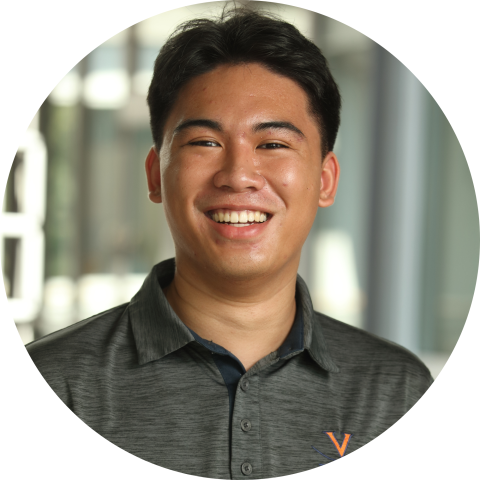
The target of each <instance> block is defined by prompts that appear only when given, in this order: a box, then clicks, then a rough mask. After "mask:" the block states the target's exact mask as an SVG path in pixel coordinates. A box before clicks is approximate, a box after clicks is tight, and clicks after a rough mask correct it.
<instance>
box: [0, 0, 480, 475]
mask: <svg viewBox="0 0 480 480" xmlns="http://www.w3.org/2000/svg"><path fill="white" fill-rule="evenodd" d="M192 2H193V3H198V2H194V1H193V0H190V1H178V2H176V3H175V8H178V7H181V6H185V5H189V4H191V3H192ZM284 3H290V4H295V5H296V6H301V7H304V8H308V9H310V10H314V11H317V12H318V13H322V14H324V15H328V16H330V17H332V18H334V19H336V20H339V21H341V22H343V23H346V24H347V25H349V26H350V27H353V28H355V29H357V30H359V31H360V32H362V33H364V34H365V35H367V36H369V37H370V38H372V39H373V40H375V41H376V42H378V43H379V44H381V45H382V46H383V47H384V48H386V49H387V50H388V51H389V52H390V53H392V54H393V55H395V56H396V57H397V58H398V59H399V60H401V61H402V62H403V63H404V64H405V65H406V66H407V67H408V68H409V69H410V70H411V71H412V72H413V73H414V74H415V75H416V76H417V77H418V78H419V80H420V81H421V82H422V83H423V84H424V85H425V87H426V88H427V89H428V90H429V92H430V93H431V94H432V96H433V97H434V98H435V100H436V101H437V102H438V103H439V105H440V107H441V108H442V109H443V111H444V113H445V114H446V116H447V118H448V119H449V121H450V123H451V125H452V127H453V129H454V131H455V133H456V134H457V136H458V139H459V141H460V144H461V146H462V148H463V150H464V153H465V156H466V158H467V160H468V162H469V166H470V170H471V173H472V176H473V179H474V184H475V187H476V191H477V192H478V188H479V184H478V182H479V165H478V159H479V150H480V148H479V141H478V139H477V138H478V128H479V121H478V115H479V112H480V102H479V95H478V88H479V87H480V75H479V67H478V57H479V54H478V47H479V46H480V35H479V28H478V20H477V19H478V12H477V9H478V7H477V6H476V2H474V1H471V0H470V1H466V0H457V1H456V2H451V1H450V2H447V1H443V2H441V1H439V0H436V1H433V0H415V1H414V0H403V1H397V0H363V1H359V0H328V1H325V0H316V1H307V0H303V1H301V0H292V1H291V2H284ZM171 6H172V3H171V2H166V1H163V0H135V1H133V2H121V1H119V0H116V1H114V0H83V1H82V2H65V1H64V0H63V1H55V0H42V1H38V0H36V1H34V0H24V1H21V2H20V1H19V2H13V1H10V2H8V3H6V2H4V4H3V6H2V29H1V31H0V38H1V42H0V53H1V56H0V58H1V61H2V73H1V75H0V105H1V109H0V135H1V138H2V141H1V142H0V179H1V186H2V189H1V191H0V193H1V195H2V198H3V192H4V188H5V182H6V178H7V175H8V171H9V169H10V166H11V164H12V161H13V158H14V155H15V152H16V150H17V147H18V145H19V144H20V141H21V137H22V135H23V133H24V131H25V130H26V128H27V127H28V125H29V123H30V121H31V119H32V118H33V116H34V114H35V113H36V111H37V110H38V109H39V107H40V105H41V104H42V102H43V100H44V99H45V98H46V97H47V95H48V94H49V93H50V91H51V90H52V89H53V88H54V86H55V85H56V84H57V83H58V82H59V81H60V79H61V78H63V76H64V75H65V74H66V73H67V72H68V71H69V70H70V69H71V68H72V67H73V66H74V65H75V64H76V63H78V61H79V60H80V59H81V58H83V57H84V56H85V55H86V54H88V53H89V52H90V51H91V50H92V49H94V48H95V47H97V46H98V45H99V44H101V43H102V42H103V41H105V40H107V39H108V38H110V37H111V36H113V35H114V34H116V33H118V32H119V31H121V30H123V29H124V28H127V27H129V26H131V25H132V24H134V23H137V22H139V21H141V20H144V19H145V18H148V17H150V16H153V15H156V14H158V13H161V12H162V11H165V10H167V9H168V8H170V7H171ZM0 300H1V303H0V307H1V312H2V315H1V320H0V369H1V370H0V375H1V377H0V378H1V395H0V425H1V436H0V438H1V440H0V441H1V444H0V447H1V458H2V461H1V463H0V476H1V477H2V478H5V479H17V478H22V479H23V478H30V477H33V478H47V477H48V478H49V479H62V480H63V479H66V478H68V479H69V480H70V479H77V478H78V479H80V478H82V479H84V478H94V479H96V478H132V477H137V478H142V480H143V479H150V478H159V477H166V476H168V477H171V478H173V477H178V478H180V477H184V475H181V474H178V473H175V472H171V471H168V470H165V469H161V468H159V467H156V466H154V465H152V464H149V463H147V462H144V461H142V460H140V459H138V458H136V457H134V456H132V455H129V454H127V453H125V452H124V451H122V450H121V449H119V448H117V447H115V446H114V445H112V444H110V443H109V442H107V441H106V440H104V439H103V438H102V437H100V436H99V435H97V434H96V433H94V432H93V431H92V430H90V429H89V428H88V427H87V426H86V425H85V424H83V422H81V421H80V420H79V419H78V418H77V417H76V416H75V415H73V414H72V413H71V412H70V411H69V410H68V409H67V408H66V407H65V406H64V405H63V403H62V402H61V401H60V400H59V399H58V397H56V395H55V394H54V393H53V392H52V390H50V388H49V387H48V386H47V384H46V383H45V382H44V380H43V378H42V377H41V376H40V375H39V374H38V371H37V370H36V368H35V367H34V365H33V363H32V362H31V360H30V358H29V357H28V355H27V354H26V351H25V350H24V348H23V346H22V343H21V341H20V337H19V336H18V334H17V332H16V329H15V326H14V323H13V321H12V320H11V318H10V316H9V315H8V313H7V307H6V299H5V292H4V291H1V292H0ZM478 303H479V302H478V293H477V294H476V295H475V298H474V302H473V304H472V308H471V311H470V315H469V318H468V320H467V323H466V325H465V328H464V331H463V333H462V335H461V337H460V340H459V342H458V344H457V347H456V348H455V350H454V352H453V354H452V356H451V358H450V360H449V362H448V363H447V365H446V367H445V368H444V370H443V371H442V373H441V374H440V376H439V377H438V379H437V380H436V382H435V383H434V385H433V386H432V388H431V389H430V390H429V391H428V392H427V394H426V395H425V396H424V397H423V398H422V400H421V401H420V402H419V403H418V404H417V405H416V406H415V407H414V408H413V409H412V410H411V411H410V412H409V413H408V414H407V415H406V416H405V417H404V418H403V419H402V420H401V421H400V422H398V423H397V424H396V425H394V426H393V427H392V428H391V429H389V430H388V431H387V432H385V433H384V434H383V435H382V436H381V437H379V438H378V439H376V440H374V441H373V442H370V443H369V444H368V445H367V446H365V447H363V448H362V449H360V450H359V451H357V452H354V453H353V454H351V455H348V456H347V457H345V458H344V459H342V460H341V461H340V462H335V463H333V464H331V465H328V466H325V467H323V468H322V469H321V470H317V469H315V470H311V471H309V472H305V473H302V474H298V475H296V477H298V478H300V477H301V478H304V479H307V478H311V479H313V478H317V477H318V476H319V474H320V472H321V476H322V478H334V477H335V478H339V476H340V478H346V477H347V476H353V477H355V478H367V477H368V478H369V479H377V478H378V479H380V478H382V479H383V478H385V477H386V476H387V477H388V478H389V479H396V478H398V479H404V478H406V477H410V478H414V479H419V478H422V476H425V477H427V476H428V477H430V478H434V479H444V478H445V479H446V478H452V477H454V476H458V475H461V474H462V473H463V474H465V473H467V474H468V473H472V474H473V475H474V472H475V471H477V472H478V466H477V461H476V458H475V457H476V454H475V451H476V448H478V447H479V440H478V433H477V431H478V429H479V427H480V421H479V417H480V415H479V413H478V412H479V408H480V402H479V395H478V391H479V388H478V386H477V385H478V383H479V374H478V371H477V370H478V365H479V362H478V357H477V356H476V355H475V353H476V352H475V350H474V349H475V343H476V342H478V339H479V338H480V332H479V330H480V328H479V321H478V318H479V305H478ZM185 478H186V477H185ZM190 478H191V477H190Z"/></svg>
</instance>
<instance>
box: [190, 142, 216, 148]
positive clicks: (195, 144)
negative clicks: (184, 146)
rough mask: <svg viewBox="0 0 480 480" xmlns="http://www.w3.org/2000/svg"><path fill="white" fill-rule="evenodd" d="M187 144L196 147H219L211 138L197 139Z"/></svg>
mask: <svg viewBox="0 0 480 480" xmlns="http://www.w3.org/2000/svg"><path fill="white" fill-rule="evenodd" d="M189 145H194V146H197V147H219V146H220V145H219V144H218V143H217V142H214V141H213V140H197V141H195V142H189Z"/></svg>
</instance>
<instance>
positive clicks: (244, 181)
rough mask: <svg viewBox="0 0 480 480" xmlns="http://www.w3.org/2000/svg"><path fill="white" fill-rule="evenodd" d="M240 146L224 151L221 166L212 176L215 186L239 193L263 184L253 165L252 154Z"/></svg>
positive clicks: (256, 168)
mask: <svg viewBox="0 0 480 480" xmlns="http://www.w3.org/2000/svg"><path fill="white" fill-rule="evenodd" d="M242 147H243V148H242ZM242 147H238V148H232V149H230V150H229V151H228V152H226V153H225V156H224V158H223V163H222V166H221V168H220V170H219V171H218V172H217V173H216V174H215V175H214V177H213V183H214V185H215V187H217V188H220V189H223V190H229V191H232V192H239V193H241V192H246V191H249V190H261V189H262V188H263V187H264V186H265V178H264V177H263V176H262V175H261V174H260V173H259V171H258V167H257V165H255V161H254V158H253V156H254V154H253V153H252V152H251V150H250V149H249V148H248V147H246V146H242Z"/></svg>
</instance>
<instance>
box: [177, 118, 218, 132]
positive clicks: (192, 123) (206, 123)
mask: <svg viewBox="0 0 480 480" xmlns="http://www.w3.org/2000/svg"><path fill="white" fill-rule="evenodd" d="M192 127H206V128H210V129H212V130H216V131H217V132H221V131H223V130H222V126H221V125H220V124H219V123H218V122H216V121H215V120H208V119H206V118H195V119H191V120H185V121H184V122H182V123H181V124H180V125H177V127H176V128H175V130H174V131H173V134H174V135H177V134H178V133H180V132H182V131H184V130H187V129H188V128H192Z"/></svg>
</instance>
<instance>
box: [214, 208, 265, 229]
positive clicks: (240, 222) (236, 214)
mask: <svg viewBox="0 0 480 480" xmlns="http://www.w3.org/2000/svg"><path fill="white" fill-rule="evenodd" d="M211 218H212V219H213V220H214V221H215V222H218V223H223V222H225V223H232V224H234V225H235V226H236V227H240V226H248V225H253V224H254V222H257V223H262V222H265V221H266V220H267V214H266V213H263V212H260V211H258V210H257V211H256V212H253V211H251V210H242V211H236V210H233V211H230V212H225V211H218V212H214V213H213V214H212V216H211Z"/></svg>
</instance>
